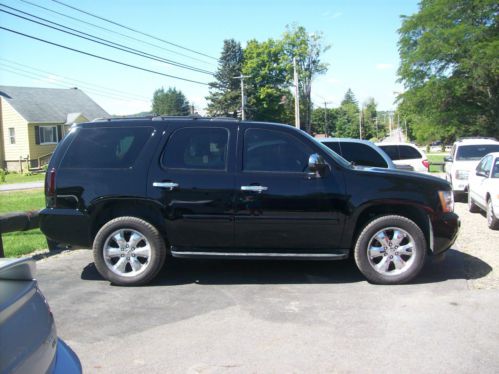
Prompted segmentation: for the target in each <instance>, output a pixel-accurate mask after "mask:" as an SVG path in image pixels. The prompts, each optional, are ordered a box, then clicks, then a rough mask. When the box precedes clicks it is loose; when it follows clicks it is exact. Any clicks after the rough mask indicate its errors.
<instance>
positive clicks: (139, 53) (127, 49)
mask: <svg viewBox="0 0 499 374" xmlns="http://www.w3.org/2000/svg"><path fill="white" fill-rule="evenodd" d="M0 6H3V7H5V8H9V9H12V10H14V11H16V12H19V13H22V14H26V15H28V16H30V17H32V18H36V19H39V20H42V21H44V22H48V23H51V24H53V25H57V26H60V27H63V28H65V29H68V30H72V31H75V32H77V33H79V34H82V35H78V34H75V33H73V32H70V31H66V30H63V29H60V28H59V27H54V26H50V25H47V24H45V23H43V22H39V21H35V20H33V19H29V18H27V17H24V16H21V15H19V14H15V13H11V12H9V11H6V10H2V9H0V12H3V13H7V14H10V15H12V16H14V17H18V18H21V19H24V20H26V21H29V22H33V23H36V24H38V25H41V26H44V27H48V28H51V29H53V30H57V31H60V32H63V33H66V34H69V35H73V36H76V37H78V38H81V39H85V40H89V41H91V42H94V43H97V44H101V45H105V46H107V47H110V48H114V49H118V50H120V51H124V52H127V53H130V54H133V55H137V56H141V57H144V58H148V59H151V60H155V61H159V62H163V63H165V64H169V65H173V66H176V67H180V68H182V69H187V70H191V71H195V72H198V73H203V74H208V75H213V73H212V72H210V71H208V70H204V69H199V68H196V67H193V66H190V65H186V64H182V63H179V62H176V61H173V60H169V59H165V58H163V57H160V56H156V55H152V54H150V53H147V52H143V51H140V50H138V49H134V48H130V47H127V46H125V45H122V44H118V43H114V42H112V41H109V40H106V39H103V38H99V37H97V36H94V35H91V34H87V33H85V32H82V31H79V30H76V29H73V28H71V27H68V26H64V25H61V24H59V23H56V22H52V21H50V20H47V19H45V18H42V17H38V16H35V15H33V14H31V13H27V12H23V11H21V10H18V9H16V8H12V7H10V6H7V5H5V4H1V3H0ZM83 35H87V36H89V37H86V36H83ZM99 40H100V41H99Z"/></svg>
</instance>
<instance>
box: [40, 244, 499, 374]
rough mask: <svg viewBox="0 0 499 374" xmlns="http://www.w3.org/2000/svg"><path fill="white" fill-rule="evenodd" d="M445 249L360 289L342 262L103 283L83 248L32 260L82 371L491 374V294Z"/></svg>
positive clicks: (498, 335)
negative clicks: (407, 277)
mask: <svg viewBox="0 0 499 374" xmlns="http://www.w3.org/2000/svg"><path fill="white" fill-rule="evenodd" d="M469 263H473V264H474V265H473V266H474V271H473V277H474V278H481V277H483V276H485V275H487V274H488V273H490V271H491V268H490V266H489V265H488V264H487V263H485V262H483V261H481V260H480V259H478V258H472V256H470V255H467V254H465V253H462V252H460V251H458V250H456V249H453V250H451V251H450V252H449V253H448V255H447V257H446V258H445V259H444V260H442V261H441V262H440V263H430V264H428V265H427V266H426V267H425V269H424V271H423V274H422V275H421V276H420V277H419V278H418V279H417V282H416V283H414V284H410V285H404V286H375V285H371V284H369V283H367V282H366V281H365V280H364V278H363V277H362V276H361V274H360V273H359V272H358V270H357V269H356V268H355V265H354V263H353V262H352V261H340V262H309V261H306V262H298V261H297V262H286V261H276V262H272V261H267V262H264V261H254V262H242V261H208V260H206V261H193V260H191V261H189V260H178V259H175V260H173V259H172V260H171V261H170V263H169V264H168V266H167V267H165V269H164V271H163V272H162V274H161V275H160V277H159V278H158V279H157V281H156V282H155V283H154V284H152V285H150V286H146V287H140V288H122V287H115V286H112V285H110V284H109V283H108V282H107V281H104V280H102V279H101V278H100V276H99V275H98V273H97V271H96V269H95V267H94V265H93V260H92V256H91V252H90V251H87V250H79V251H73V252H69V253H62V254H59V255H56V256H53V257H51V258H48V259H45V260H42V261H39V262H38V279H39V283H40V287H41V289H42V291H43V292H44V293H45V295H46V296H47V298H48V300H49V303H50V305H51V308H52V311H53V312H54V315H55V318H56V323H57V326H58V332H59V334H60V336H61V337H62V338H63V339H65V340H66V341H67V342H68V343H69V344H70V345H71V346H72V348H73V349H74V350H75V351H76V352H77V354H78V355H79V357H80V359H81V361H82V364H83V367H84V370H85V372H88V373H220V372H234V373H236V372H237V373H240V372H242V373H268V372H273V373H277V372H397V373H400V372H415V371H417V372H425V371H436V372H449V373H450V372H452V373H465V372H474V373H475V372H482V373H487V372H490V373H492V372H497V371H498V370H499V355H498V354H497V352H499V319H498V318H497V315H498V314H497V313H498V312H497V311H498V310H499V297H498V296H499V293H498V291H497V289H490V290H475V289H471V288H470V287H469V284H470V283H469V282H470V281H469V280H467V278H469V277H470V275H469V274H470V273H469V272H468V271H467V270H466V266H467V265H466V264H469Z"/></svg>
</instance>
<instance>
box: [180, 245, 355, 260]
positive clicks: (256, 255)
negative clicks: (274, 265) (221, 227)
mask: <svg viewBox="0 0 499 374" xmlns="http://www.w3.org/2000/svg"><path fill="white" fill-rule="evenodd" d="M171 254H172V256H173V257H177V258H218V259H220V258H223V259H247V260H250V259H253V260H260V259H264V260H265V259H267V260H271V259H274V260H342V259H345V258H348V250H339V251H338V252H334V253H279V252H277V253H276V252H206V251H204V252H203V251H192V250H191V251H179V250H178V248H175V247H172V248H171Z"/></svg>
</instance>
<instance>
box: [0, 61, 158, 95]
mask: <svg viewBox="0 0 499 374" xmlns="http://www.w3.org/2000/svg"><path fill="white" fill-rule="evenodd" d="M2 61H3V62H2ZM0 63H3V64H4V65H5V63H7V64H10V65H14V66H21V67H23V68H27V69H29V70H34V71H37V72H40V73H44V74H49V75H53V76H56V77H57V78H61V79H63V80H65V81H66V82H68V83H71V84H73V85H75V84H74V83H75V82H76V83H77V84H81V85H86V86H90V87H96V89H99V90H103V91H109V92H110V93H111V94H113V93H116V94H120V95H124V96H128V97H130V98H132V99H136V100H145V101H147V100H149V99H148V98H146V97H145V96H140V95H135V94H131V93H128V92H124V91H119V90H115V89H113V88H109V87H104V86H100V85H98V84H95V83H89V82H85V81H82V80H79V79H76V78H72V77H67V76H63V75H60V74H54V73H52V72H50V71H46V70H42V69H38V68H35V67H33V66H30V65H25V64H21V63H19V62H16V61H12V60H9V59H6V58H2V57H0ZM12 68H14V67H12Z"/></svg>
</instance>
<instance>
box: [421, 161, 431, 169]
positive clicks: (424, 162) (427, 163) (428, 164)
mask: <svg viewBox="0 0 499 374" xmlns="http://www.w3.org/2000/svg"><path fill="white" fill-rule="evenodd" d="M422 162H423V166H424V167H425V168H426V169H428V168H429V167H430V163H429V162H428V160H423V161H422Z"/></svg>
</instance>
